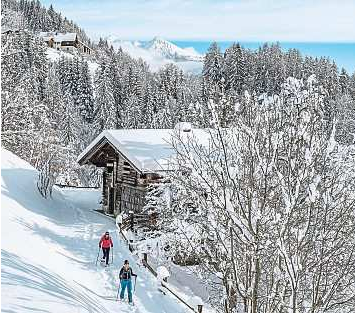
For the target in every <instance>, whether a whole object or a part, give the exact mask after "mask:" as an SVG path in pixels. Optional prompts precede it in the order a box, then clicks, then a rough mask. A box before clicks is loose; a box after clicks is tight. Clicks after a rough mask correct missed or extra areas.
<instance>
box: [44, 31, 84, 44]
mask: <svg viewBox="0 0 355 313" xmlns="http://www.w3.org/2000/svg"><path fill="white" fill-rule="evenodd" d="M39 36H40V37H42V38H43V40H44V41H49V40H50V39H51V38H53V40H54V41H55V42H62V41H75V40H76V38H77V34H76V33H57V32H40V33H39Z"/></svg>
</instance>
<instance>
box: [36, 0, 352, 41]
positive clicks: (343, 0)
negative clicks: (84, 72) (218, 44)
mask: <svg viewBox="0 0 355 313" xmlns="http://www.w3.org/2000/svg"><path fill="white" fill-rule="evenodd" d="M41 2H42V3H43V4H44V5H46V6H49V4H51V3H52V4H53V6H54V8H55V9H56V10H57V11H60V12H62V13H63V14H64V15H65V16H67V17H68V18H69V19H73V20H74V21H76V22H77V23H78V24H79V25H80V26H82V27H83V28H84V29H85V30H86V31H87V32H88V34H89V35H90V36H92V37H93V38H95V39H97V38H98V37H99V36H107V35H116V36H118V37H119V38H121V39H140V40H145V39H151V38H152V37H154V36H161V37H163V38H166V39H171V40H174V39H175V40H176V39H180V40H181V39H182V40H243V41H313V42H314V41H320V42H355V17H354V16H355V0H337V1H334V0H332V1H330V0H235V1H231V0H229V1H228V0H221V1H218V0H214V1H213V0H204V1H203V0H194V1H192V0H125V1H123V0H116V1H114V0H101V1H98V0H72V1H69V0H53V1H51V0H43V1H41Z"/></svg>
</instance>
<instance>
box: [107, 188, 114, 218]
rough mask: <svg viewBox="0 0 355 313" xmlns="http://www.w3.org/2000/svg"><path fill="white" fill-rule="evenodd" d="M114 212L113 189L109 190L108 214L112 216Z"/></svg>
mask: <svg viewBox="0 0 355 313" xmlns="http://www.w3.org/2000/svg"><path fill="white" fill-rule="evenodd" d="M114 212H115V188H113V187H110V188H109V198H108V214H114Z"/></svg>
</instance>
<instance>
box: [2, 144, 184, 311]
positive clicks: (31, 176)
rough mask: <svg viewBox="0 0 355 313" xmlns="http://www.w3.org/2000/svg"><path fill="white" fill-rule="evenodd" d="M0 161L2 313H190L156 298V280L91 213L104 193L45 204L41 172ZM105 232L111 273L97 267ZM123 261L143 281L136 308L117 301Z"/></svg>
mask: <svg viewBox="0 0 355 313" xmlns="http://www.w3.org/2000/svg"><path fill="white" fill-rule="evenodd" d="M1 156H2V162H1V169H2V170H1V178H2V180H1V206H2V208H1V245H2V247H1V262H2V267H1V279H2V280H1V285H2V286H1V287H2V294H1V297H2V298H1V300H2V308H1V311H2V312H7V313H14V312H16V313H18V312H21V313H23V312H31V313H33V312H68V313H69V312H70V313H79V312H93V313H105V312H142V313H150V312H152V313H160V312H166V313H175V312H176V313H179V312H187V311H186V308H185V307H183V306H181V305H180V304H178V303H177V302H176V300H175V299H173V298H171V297H169V296H164V295H163V294H161V293H160V292H159V291H158V290H157V283H156V280H155V278H153V276H152V275H151V274H150V273H149V272H147V270H146V269H144V268H140V267H139V266H138V265H137V264H136V260H135V259H134V258H133V257H132V256H131V254H130V253H129V251H128V249H127V248H126V247H125V245H124V244H123V242H120V239H119V237H118V236H117V234H116V230H115V225H114V223H113V222H112V221H111V220H109V219H108V218H106V217H105V216H101V215H99V214H98V213H95V212H93V211H92V209H93V208H95V207H97V206H98V199H99V196H100V195H99V192H98V191H93V190H79V191H78V190H65V191H62V190H60V189H55V190H54V192H53V197H52V199H48V200H45V199H43V198H42V197H41V196H40V195H39V193H38V191H37V188H36V184H35V182H36V178H37V172H36V170H35V169H34V168H32V167H31V166H30V165H29V164H28V163H26V162H24V161H23V160H21V159H19V158H18V157H17V156H15V155H13V154H12V153H11V152H8V151H6V150H2V153H1ZM106 230H108V231H110V233H112V235H113V239H114V249H113V251H114V264H113V265H111V266H110V267H109V268H107V269H105V268H103V267H102V266H100V265H99V264H98V266H96V265H95V261H96V257H97V252H98V241H99V238H100V236H101V235H102V233H104V232H105V231H106ZM124 259H128V260H129V261H130V264H131V266H132V267H133V270H134V271H135V272H137V274H138V279H137V287H136V293H135V296H134V301H135V307H134V308H132V307H130V306H128V305H127V304H125V303H117V302H116V301H114V299H115V297H116V293H117V284H118V272H119V268H120V266H121V264H122V263H123V260H124Z"/></svg>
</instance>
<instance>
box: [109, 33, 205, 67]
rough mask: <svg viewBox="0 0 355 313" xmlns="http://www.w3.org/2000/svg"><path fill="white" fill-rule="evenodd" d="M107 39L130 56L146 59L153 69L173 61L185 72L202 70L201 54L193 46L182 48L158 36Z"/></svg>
mask: <svg viewBox="0 0 355 313" xmlns="http://www.w3.org/2000/svg"><path fill="white" fill-rule="evenodd" d="M107 40H108V42H109V43H110V44H111V45H112V46H113V47H114V48H115V49H116V50H117V49H118V48H122V50H123V51H125V52H126V53H128V54H130V55H131V56H132V57H134V58H141V59H143V60H144V61H146V62H147V63H148V64H149V65H150V66H151V68H152V70H153V71H157V70H159V68H161V67H162V66H164V65H165V64H168V63H174V64H175V65H177V66H178V67H179V68H181V69H182V70H184V71H185V72H192V73H200V72H201V70H202V65H203V63H202V62H203V55H201V54H199V53H197V52H196V51H195V50H194V49H193V48H184V49H183V48H180V47H178V46H176V45H174V44H173V43H171V42H169V41H167V40H164V39H162V38H159V37H155V38H154V39H153V40H151V41H148V42H139V41H125V40H120V39H118V38H115V37H112V36H110V37H108V38H107Z"/></svg>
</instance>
